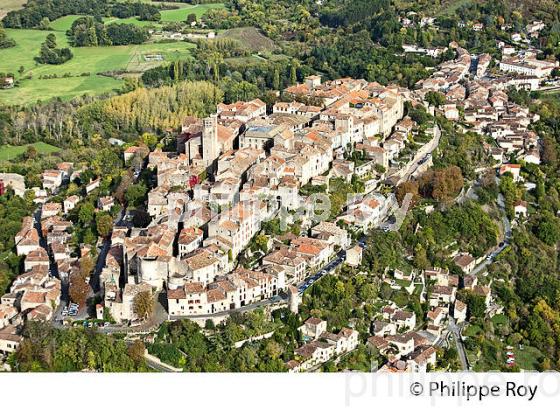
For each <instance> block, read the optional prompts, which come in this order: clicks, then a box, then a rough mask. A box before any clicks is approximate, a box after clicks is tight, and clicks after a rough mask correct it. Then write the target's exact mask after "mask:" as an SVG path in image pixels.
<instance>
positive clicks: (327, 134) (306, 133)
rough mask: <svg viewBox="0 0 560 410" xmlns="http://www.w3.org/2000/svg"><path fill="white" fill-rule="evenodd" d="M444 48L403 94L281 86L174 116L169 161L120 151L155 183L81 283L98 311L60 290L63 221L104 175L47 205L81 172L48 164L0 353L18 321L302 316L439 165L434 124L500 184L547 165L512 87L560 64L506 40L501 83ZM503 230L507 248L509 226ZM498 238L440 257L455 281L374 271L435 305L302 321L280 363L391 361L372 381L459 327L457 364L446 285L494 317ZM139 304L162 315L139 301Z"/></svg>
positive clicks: (461, 318) (458, 311)
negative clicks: (355, 355) (492, 245)
mask: <svg viewBox="0 0 560 410" xmlns="http://www.w3.org/2000/svg"><path fill="white" fill-rule="evenodd" d="M449 49H451V50H452V51H453V53H454V56H455V57H454V59H452V60H450V61H447V62H445V63H443V64H441V65H440V66H438V67H436V69H435V70H434V72H433V73H432V75H431V76H430V77H429V78H427V79H425V80H422V81H420V82H419V83H417V84H416V86H415V87H414V89H407V88H403V87H399V86H395V85H388V86H382V85H381V84H379V83H376V82H368V81H366V80H363V79H352V78H339V79H335V80H330V81H323V80H322V78H321V76H319V75H312V76H309V77H307V78H305V81H304V82H303V83H299V84H296V85H293V86H290V87H288V88H286V89H285V90H284V91H283V95H285V96H288V97H289V100H290V101H289V102H277V103H275V104H274V105H273V106H268V107H267V104H266V103H264V102H263V101H261V100H259V99H255V100H251V101H238V102H235V103H232V104H223V103H221V104H219V105H218V106H217V107H216V112H215V114H213V115H210V116H208V117H207V118H196V117H187V118H185V119H184V121H183V125H182V128H181V131H180V133H179V134H178V135H177V136H176V144H175V146H176V151H174V152H167V151H162V150H161V149H160V148H156V149H153V150H150V149H148V148H147V147H146V146H141V145H134V146H127V147H125V148H124V149H123V160H124V162H125V163H127V164H133V166H134V167H135V177H138V175H139V174H140V172H143V171H144V170H149V171H151V172H152V174H153V187H152V188H151V190H150V191H149V192H148V193H147V202H146V204H145V207H146V211H147V213H148V214H149V216H150V223H149V224H148V225H147V226H145V227H138V226H134V224H133V223H132V222H131V220H130V218H129V217H128V213H127V211H126V209H122V210H120V211H119V212H118V213H117V214H116V215H115V217H114V220H113V223H112V226H111V229H110V234H109V235H108V236H107V237H106V238H105V239H104V240H103V241H101V243H99V246H98V248H99V249H98V251H97V252H96V253H98V254H99V255H98V257H97V263H96V265H95V267H94V268H93V269H92V274H91V278H90V277H88V278H87V283H88V286H89V288H88V289H87V290H86V296H88V299H95V300H96V303H95V305H94V306H93V311H94V313H91V311H90V312H88V309H87V306H85V303H84V301H83V300H82V301H78V300H73V298H72V296H71V295H72V294H73V293H72V287H73V286H74V287H77V285H76V284H75V283H73V282H72V277H74V276H75V275H76V274H77V273H78V272H79V271H80V269H81V268H83V264H82V261H83V260H84V259H85V258H88V257H90V256H91V255H92V253H93V250H92V248H91V246H89V245H84V244H80V246H79V252H78V253H76V252H75V250H73V249H72V247H71V246H70V242H71V238H72V233H71V232H72V222H71V221H69V220H67V219H66V218H65V216H66V215H67V214H68V213H69V212H70V211H72V209H74V208H75V207H76V206H77V205H78V204H79V203H80V202H81V201H82V200H83V198H84V197H87V196H88V195H92V194H94V193H95V192H96V190H99V188H100V183H101V181H100V180H99V179H94V180H92V181H90V182H88V183H87V184H84V186H83V191H82V192H81V194H80V195H72V196H69V197H66V198H64V199H63V201H62V203H60V202H54V201H51V198H52V197H53V196H54V195H56V194H57V192H58V191H59V189H60V188H61V187H63V186H64V185H66V184H68V183H70V182H72V181H75V180H76V179H77V178H79V176H80V174H81V173H82V172H83V171H84V170H82V169H74V164H72V163H65V162H64V163H59V164H58V166H57V167H56V169H51V170H46V171H44V172H43V174H42V176H41V178H42V184H43V186H42V189H37V188H35V189H34V190H35V195H34V198H35V203H36V204H37V207H38V208H37V212H35V213H34V215H32V216H29V217H25V218H24V220H23V227H22V229H21V231H20V232H19V233H18V234H17V235H16V237H15V243H16V248H17V254H18V255H20V256H23V257H24V265H23V271H22V273H21V275H20V276H18V277H17V278H16V279H15V281H14V282H13V283H12V285H11V287H10V290H9V293H6V294H5V295H2V296H1V304H0V352H2V353H5V354H9V353H11V352H14V351H15V350H16V349H17V348H18V346H19V344H20V343H21V341H22V338H23V336H22V334H21V328H22V325H23V324H24V323H25V322H26V321H36V320H41V321H53V322H54V323H57V325H58V326H71V325H72V323H73V321H75V320H78V319H80V320H84V319H86V320H87V319H90V320H92V319H93V320H97V322H96V323H101V326H103V327H106V329H105V330H106V331H108V332H111V331H114V332H118V331H119V330H121V331H122V329H134V328H141V329H143V328H146V329H148V330H153V329H155V328H156V327H157V326H158V325H159V324H161V323H162V322H163V321H167V320H176V319H185V318H188V319H191V320H193V321H196V322H197V323H199V324H201V325H204V324H205V323H206V322H207V321H208V320H211V321H213V322H216V323H220V322H222V321H224V320H225V319H226V318H227V317H228V315H230V314H232V313H233V312H248V311H252V310H254V309H265V310H267V311H273V310H275V309H278V308H281V307H287V308H288V309H290V310H291V311H292V313H294V314H298V312H299V306H300V305H301V303H302V298H303V297H304V296H305V293H306V291H307V289H308V288H309V287H310V286H312V285H313V284H314V283H315V282H317V281H320V280H321V279H322V278H323V277H324V276H326V275H337V274H338V273H337V272H339V271H340V269H342V268H343V267H347V268H349V269H352V272H355V274H356V275H358V274H360V266H361V264H362V260H363V255H364V252H366V251H367V246H368V245H367V240H366V238H367V235H368V233H369V232H371V231H372V230H376V229H381V230H383V231H385V232H389V231H391V230H398V229H399V224H398V221H395V217H394V216H395V214H396V213H397V212H398V210H399V209H400V207H401V206H402V202H401V203H400V204H399V201H397V199H396V196H395V187H396V186H398V185H400V184H401V183H404V182H407V181H412V180H415V179H417V178H419V177H420V176H421V175H422V174H423V173H425V172H426V171H428V170H429V168H430V167H431V166H432V165H433V156H434V154H435V153H436V152H437V150H438V145H439V143H440V138H441V130H440V128H439V127H438V125H437V123H436V122H435V121H434V120H433V116H443V117H445V118H446V119H447V120H448V121H450V122H453V123H454V124H455V125H456V126H457V127H461V128H463V129H468V130H469V131H472V132H475V133H478V134H481V135H485V136H488V137H490V138H491V140H492V143H485V145H484V147H483V149H484V152H485V153H486V155H487V156H488V157H489V158H491V159H492V161H493V163H492V165H491V166H490V168H494V169H495V170H496V177H497V178H500V177H501V176H502V175H508V176H509V175H512V176H513V178H514V180H515V181H519V180H520V178H521V176H520V168H521V167H520V165H519V164H518V162H517V161H524V162H525V163H532V164H540V162H541V158H540V148H539V147H540V143H541V142H540V141H539V138H538V136H537V134H536V133H535V132H533V131H530V130H529V126H530V124H532V123H534V122H535V121H537V120H538V119H539V118H538V116H537V115H534V114H531V113H530V112H529V110H528V109H527V108H525V107H522V106H520V105H518V104H516V103H514V102H512V101H510V100H509V98H508V93H507V91H508V90H510V89H512V88H513V89H527V90H535V89H538V88H539V87H540V86H541V84H542V82H543V81H545V80H546V79H547V78H548V77H549V76H550V75H551V73H552V71H553V70H555V69H556V68H557V66H558V63H557V62H548V61H544V60H537V59H536V53H535V52H532V51H531V50H523V51H519V52H518V51H517V50H516V49H515V48H513V49H511V47H507V46H506V45H505V44H504V45H503V47H502V51H503V58H502V60H501V61H499V62H497V63H496V65H497V67H498V69H499V72H500V74H499V76H498V77H496V76H495V74H491V73H490V71H489V66H490V64H491V62H492V57H491V56H490V55H488V54H482V55H471V54H469V52H468V51H467V50H465V49H463V48H461V47H459V46H458V45H457V44H455V43H451V44H450V45H449ZM434 95H438V96H442V101H434V99H433V96H434ZM415 107H419V108H421V109H422V110H425V111H426V112H427V113H429V114H430V118H431V119H430V120H429V121H427V122H424V123H422V124H419V123H418V122H417V121H415V120H414V119H413V118H412V117H411V116H408V115H406V114H405V113H406V112H407V111H408V110H410V109H414V108H415ZM513 162H515V163H513ZM0 179H1V180H2V181H3V182H2V185H0V187H1V189H2V190H3V189H4V187H6V188H10V189H14V191H15V192H16V194H19V195H23V192H24V191H25V186H23V187H22V186H21V184H22V183H23V181H21V179H18V178H17V176H16V175H13V174H2V175H0ZM23 184H24V183H23ZM24 185H25V184H24ZM349 185H350V186H356V185H359V186H360V189H359V190H355V191H348V195H346V196H345V197H344V198H343V203H342V204H340V206H333V204H332V203H330V204H327V206H326V207H324V208H322V209H321V205H324V203H323V201H324V197H327V199H331V198H332V196H329V194H331V193H332V192H337V191H338V190H340V189H341V187H346V186H349ZM321 194H323V196H322V197H321ZM115 203H116V199H115V198H114V197H113V196H110V195H109V196H101V197H100V198H99V199H98V201H97V211H106V212H109V211H111V209H113V207H114V205H115ZM405 211H406V209H405ZM427 212H428V211H427ZM526 215H527V203H525V202H523V201H520V202H519V203H516V204H515V218H517V217H523V216H526ZM506 220H507V219H506ZM508 224H509V221H508ZM505 234H506V239H507V235H509V233H508V231H507V227H506V232H505ZM505 246H507V243H503V244H502V245H500V246H499V247H498V248H497V249H488V250H487V254H486V255H484V256H482V257H474V256H472V255H471V254H469V253H468V252H466V251H463V250H457V251H454V252H453V253H451V254H450V255H449V258H450V259H451V260H452V261H453V262H454V263H455V264H456V265H457V266H458V267H459V268H460V270H461V276H459V275H457V274H454V273H451V272H449V271H448V270H447V269H444V268H441V267H437V266H435V267H429V268H428V269H424V270H411V271H402V270H400V269H398V268H397V267H395V266H386V267H385V268H386V270H385V274H384V277H383V278H382V280H383V282H385V283H387V284H388V285H389V286H390V287H391V288H393V289H404V290H406V291H407V292H408V293H410V294H412V293H415V294H418V295H419V297H420V300H421V301H422V302H423V303H427V304H428V306H429V311H428V312H427V314H426V316H425V317H417V315H416V313H415V312H414V311H411V310H409V309H408V308H406V307H404V308H403V307H399V306H398V305H397V304H396V303H395V301H392V300H381V301H380V302H381V305H380V308H379V312H378V314H377V317H376V319H375V320H374V321H373V322H372V323H371V331H370V333H369V334H361V333H359V332H358V331H357V330H355V329H353V328H352V325H351V323H349V324H348V326H346V327H342V328H338V329H333V328H332V327H329V324H328V322H327V321H326V320H325V319H324V318H321V317H314V316H310V317H307V318H302V319H305V320H304V322H303V324H302V325H301V327H300V328H299V331H300V334H301V336H302V339H301V340H302V342H301V345H300V346H299V347H298V348H297V349H296V350H295V352H294V356H293V359H291V360H289V361H287V362H286V363H285V365H286V368H287V369H289V370H290V371H293V372H299V371H312V370H314V369H317V368H318V367H319V366H320V365H321V364H323V363H325V362H327V361H329V360H332V359H334V358H336V357H341V356H344V355H345V354H347V353H348V352H351V351H353V350H354V349H356V348H357V347H358V346H359V345H365V346H366V347H367V348H368V349H372V350H375V351H377V352H379V353H380V354H381V355H382V356H383V357H385V358H386V360H384V362H383V363H380V369H379V371H383V372H418V371H427V370H428V369H433V368H434V367H435V366H436V351H437V349H439V348H442V347H443V346H448V345H449V340H448V339H449V335H455V340H456V343H457V347H458V350H459V357H460V359H461V362H462V366H463V368H466V367H467V366H468V364H467V363H466V357H465V353H464V349H463V348H462V345H461V340H460V339H461V337H460V335H459V331H460V328H461V326H462V325H463V324H464V323H465V322H466V321H467V319H468V317H469V316H468V315H469V312H468V309H467V304H466V303H464V302H463V301H461V300H459V299H457V297H456V296H457V292H458V291H459V290H461V289H466V290H469V291H471V292H473V293H474V294H476V295H478V296H480V297H481V298H483V300H484V308H485V311H486V314H488V315H490V316H492V315H494V314H496V313H500V312H501V311H502V309H503V308H502V307H501V306H500V305H499V304H497V303H496V302H495V299H494V295H493V293H492V286H491V284H487V283H486V284H484V285H483V284H480V283H479V282H480V275H483V274H484V270H485V269H484V268H485V267H486V266H487V265H488V264H489V263H491V262H492V258H493V257H495V256H496V255H497V254H498V253H499V252H500V251H501V250H503V249H504V248H505ZM88 255H89V256H88ZM81 265H82V266H81ZM428 289H429V291H428ZM142 301H144V302H149V301H154V303H155V304H156V305H157V306H156V308H155V309H150V308H148V309H140V308H139V306H140V305H142ZM108 318H110V320H108ZM109 322H110V323H109ZM111 329H113V330H111ZM267 335H268V336H267ZM260 336H262V337H270V335H269V334H265V335H259V337H260Z"/></svg>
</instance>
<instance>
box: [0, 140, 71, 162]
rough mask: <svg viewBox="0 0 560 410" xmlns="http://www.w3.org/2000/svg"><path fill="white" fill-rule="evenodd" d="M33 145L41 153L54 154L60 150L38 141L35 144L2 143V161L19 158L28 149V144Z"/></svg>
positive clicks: (0, 157) (0, 154)
mask: <svg viewBox="0 0 560 410" xmlns="http://www.w3.org/2000/svg"><path fill="white" fill-rule="evenodd" d="M30 145H31V146H33V147H35V149H36V150H37V152H38V153H39V154H44V155H48V154H52V153H54V152H58V151H60V148H57V147H54V146H52V145H49V144H47V143H44V142H36V143H34V144H28V145H18V146H13V145H1V146H0V161H11V160H13V159H15V158H17V157H18V156H19V155H21V154H23V153H24V152H25V151H27V147H28V146H30Z"/></svg>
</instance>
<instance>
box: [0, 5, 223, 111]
mask: <svg viewBox="0 0 560 410" xmlns="http://www.w3.org/2000/svg"><path fill="white" fill-rule="evenodd" d="M178 5H179V4H178ZM179 6H180V7H181V8H179V9H175V10H165V11H163V12H162V21H181V20H185V19H186V17H187V15H188V14H189V13H195V14H196V15H197V16H201V15H202V14H204V13H205V12H206V11H207V10H209V9H212V8H221V7H224V5H223V4H221V3H217V4H204V5H195V6H192V5H187V4H180V5H179ZM76 18H78V16H65V17H61V18H59V19H57V20H55V21H53V22H51V29H52V31H49V32H47V31H40V30H19V29H8V30H6V31H7V33H8V35H9V36H10V37H12V38H13V39H14V40H15V41H16V44H17V45H16V47H13V48H10V49H4V50H2V51H0V72H10V73H14V74H15V77H16V79H18V80H20V84H19V86H18V87H15V88H12V89H9V90H1V91H0V103H5V104H29V103H33V102H36V101H38V100H43V101H45V100H48V99H50V98H53V97H60V98H62V99H70V98H73V97H76V96H79V95H83V94H103V93H106V92H110V91H113V90H115V89H118V88H120V86H121V85H122V82H123V80H122V79H121V77H118V78H113V77H109V76H102V75H99V74H102V73H108V72H127V74H128V75H139V74H140V73H142V72H143V71H145V70H147V69H149V68H152V67H155V66H157V65H159V64H161V61H146V56H147V55H150V54H158V55H161V56H162V57H163V61H166V62H167V61H175V60H178V59H185V58H187V57H188V56H189V55H190V51H189V49H191V48H193V47H195V46H194V44H192V43H186V42H172V43H147V44H141V45H129V46H114V47H78V48H74V47H71V49H72V52H73V54H74V58H72V59H71V60H70V61H68V62H66V63H64V64H62V65H46V64H37V63H36V62H35V61H34V57H35V56H37V55H38V54H39V49H40V47H41V43H42V42H43V41H44V40H45V38H46V36H47V34H49V33H50V32H52V33H54V34H55V35H56V38H57V43H58V46H59V47H68V46H69V45H68V39H67V37H66V31H67V30H68V29H69V28H70V26H71V25H72V22H73V21H74V20H75V19H76ZM105 21H106V22H107V23H110V22H116V21H118V22H125V23H133V24H138V25H150V24H154V23H153V22H147V21H139V20H137V19H136V18H129V19H114V18H106V19H105ZM20 67H23V74H21V75H20V74H19V72H18V70H19V69H20ZM53 75H56V76H57V77H58V78H46V77H51V76H53Z"/></svg>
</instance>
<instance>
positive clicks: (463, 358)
mask: <svg viewBox="0 0 560 410" xmlns="http://www.w3.org/2000/svg"><path fill="white" fill-rule="evenodd" d="M448 328H449V330H450V332H451V334H452V335H453V339H455V345H456V347H457V353H458V355H459V360H460V362H461V368H462V369H463V370H464V371H468V370H470V369H469V361H468V359H467V352H466V350H465V346H464V345H463V339H461V328H460V327H459V326H458V325H457V323H456V322H455V319H454V318H453V317H451V316H450V317H449V323H448Z"/></svg>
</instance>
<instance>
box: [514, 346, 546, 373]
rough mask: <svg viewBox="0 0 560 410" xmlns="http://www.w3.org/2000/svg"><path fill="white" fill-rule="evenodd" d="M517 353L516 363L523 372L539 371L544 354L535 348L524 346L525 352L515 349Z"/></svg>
mask: <svg viewBox="0 0 560 410" xmlns="http://www.w3.org/2000/svg"><path fill="white" fill-rule="evenodd" d="M513 352H514V353H515V362H516V363H517V365H518V366H519V367H520V368H521V369H523V370H537V369H538V367H537V366H538V364H539V360H540V358H541V357H542V353H541V352H540V351H539V349H537V348H536V347H533V346H524V347H523V350H521V349H519V348H515V349H513Z"/></svg>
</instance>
